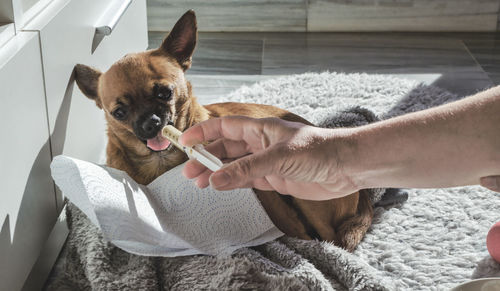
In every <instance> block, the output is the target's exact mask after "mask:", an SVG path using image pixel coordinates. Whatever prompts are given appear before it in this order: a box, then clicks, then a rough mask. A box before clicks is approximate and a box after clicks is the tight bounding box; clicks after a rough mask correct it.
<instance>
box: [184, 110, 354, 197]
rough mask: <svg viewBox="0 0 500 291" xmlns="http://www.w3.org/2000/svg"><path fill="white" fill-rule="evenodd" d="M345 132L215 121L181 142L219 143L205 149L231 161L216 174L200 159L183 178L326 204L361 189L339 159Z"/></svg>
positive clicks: (275, 122) (274, 122) (272, 121)
mask: <svg viewBox="0 0 500 291" xmlns="http://www.w3.org/2000/svg"><path fill="white" fill-rule="evenodd" d="M344 132H345V130H340V129H334V130H332V129H324V128H317V127H313V126H308V125H304V124H302V123H295V122H288V121H284V120H281V119H278V118H264V119H253V118H248V117H240V116H231V117H222V118H215V119H210V120H207V121H205V122H202V123H199V124H196V125H194V126H193V127H191V128H189V129H187V130H186V131H185V132H184V133H183V134H182V135H181V137H180V138H179V142H180V143H181V144H183V145H186V146H192V145H194V144H197V143H201V142H207V141H213V142H212V143H210V144H209V145H207V146H205V149H206V150H208V151H209V152H211V153H212V154H214V155H215V156H217V157H219V158H220V159H222V160H223V161H224V162H226V163H227V162H229V163H227V164H226V165H224V167H223V168H222V169H220V170H218V171H217V172H215V173H213V172H212V171H210V170H209V169H207V168H206V167H205V166H203V165H202V164H200V163H199V162H197V161H195V160H190V161H188V162H187V163H186V165H185V167H184V169H183V174H184V176H186V177H187V178H190V179H192V178H195V179H196V184H197V186H198V187H200V188H205V187H207V186H208V185H209V184H210V185H211V186H212V187H213V188H215V189H217V190H231V189H235V188H251V187H252V188H257V189H260V190H275V191H278V192H279V193H281V194H289V195H293V196H295V197H298V198H301V199H308V200H326V199H332V198H338V197H342V196H346V195H349V194H351V193H353V192H356V191H357V190H359V189H358V188H357V187H356V186H355V185H354V184H353V183H352V180H351V179H349V178H348V177H347V176H346V175H345V173H344V172H343V169H342V165H341V163H340V159H339V152H340V151H341V149H342V140H343V139H342V136H343V133H344Z"/></svg>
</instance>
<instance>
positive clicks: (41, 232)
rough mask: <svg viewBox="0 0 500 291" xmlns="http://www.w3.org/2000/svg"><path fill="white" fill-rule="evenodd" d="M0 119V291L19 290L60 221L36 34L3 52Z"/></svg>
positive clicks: (23, 36) (24, 35)
mask: <svg viewBox="0 0 500 291" xmlns="http://www.w3.org/2000/svg"><path fill="white" fill-rule="evenodd" d="M0 116H1V122H0V137H1V143H0V185H1V190H0V219H1V220H0V223H2V224H1V233H0V290H19V289H20V288H21V287H22V286H23V283H24V280H25V279H26V277H27V276H28V274H29V271H30V270H31V267H32V266H33V264H34V262H35V261H36V259H37V258H38V255H39V253H40V251H41V248H42V247H43V245H44V243H45V241H46V240H47V237H48V235H49V233H50V231H51V229H52V227H53V225H54V223H55V221H56V218H57V216H56V202H55V201H56V200H55V193H54V185H53V183H52V179H51V178H50V169H49V164H50V142H49V134H48V129H47V116H46V103H45V94H44V84H43V74H42V64H41V59H40V46H39V39H38V35H37V33H32V32H22V33H19V34H18V35H16V37H14V38H13V39H11V40H10V41H9V42H8V43H7V44H6V45H5V46H4V47H2V48H1V50H0Z"/></svg>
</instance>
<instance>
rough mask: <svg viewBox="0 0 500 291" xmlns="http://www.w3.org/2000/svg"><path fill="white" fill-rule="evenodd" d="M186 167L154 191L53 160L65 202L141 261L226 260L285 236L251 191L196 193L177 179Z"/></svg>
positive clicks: (117, 174) (98, 169)
mask: <svg viewBox="0 0 500 291" xmlns="http://www.w3.org/2000/svg"><path fill="white" fill-rule="evenodd" d="M182 167H183V165H179V166H177V167H175V168H173V169H172V170H170V171H167V172H166V173H164V174H163V175H161V176H160V177H158V178H157V179H155V180H154V181H153V182H152V183H151V184H149V185H147V186H144V185H140V184H138V183H136V182H135V181H134V180H133V179H132V178H130V176H128V175H127V173H125V172H123V171H119V170H117V169H113V168H109V167H105V166H100V165H96V164H93V163H89V162H85V161H81V160H77V159H73V158H70V157H65V156H57V157H55V158H54V160H53V161H52V164H51V170H52V177H53V178H54V181H55V182H56V184H57V186H59V188H60V189H61V191H62V192H63V193H64V195H65V196H66V197H67V198H68V199H69V200H70V201H71V202H72V203H73V204H75V205H76V206H77V207H78V208H79V209H80V210H82V212H83V213H85V215H87V217H88V218H89V219H90V221H91V222H92V223H93V224H94V225H96V226H97V227H98V228H100V229H101V231H102V233H103V235H104V237H105V238H106V239H107V240H108V241H110V242H111V243H113V244H115V245H116V246H118V247H119V248H121V249H123V250H125V251H127V252H130V253H134V254H138V255H146V256H165V257H175V256H184V255H194V254H209V255H229V254H231V253H232V252H234V251H235V250H237V249H239V248H242V247H248V246H256V245H260V244H263V243H266V242H269V241H271V240H274V239H276V238H278V237H280V236H282V235H283V233H282V232H281V231H279V230H278V229H277V228H276V226H274V224H273V223H272V221H271V219H270V218H269V216H267V213H266V212H265V210H264V209H263V208H262V205H260V202H259V200H258V199H257V198H256V196H255V193H253V191H252V190H251V189H239V190H233V191H223V192H221V191H216V190H213V189H211V188H210V187H209V188H206V189H199V188H197V187H196V186H195V185H194V183H193V182H192V181H189V180H188V179H186V178H184V177H183V176H182V174H181V170H182Z"/></svg>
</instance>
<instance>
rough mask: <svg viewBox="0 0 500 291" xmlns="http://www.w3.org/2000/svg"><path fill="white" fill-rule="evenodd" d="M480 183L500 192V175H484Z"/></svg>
mask: <svg viewBox="0 0 500 291" xmlns="http://www.w3.org/2000/svg"><path fill="white" fill-rule="evenodd" d="M479 184H480V185H481V186H483V187H484V188H488V189H490V190H491V191H495V192H500V187H499V186H500V176H488V177H482V178H481V179H480V180H479Z"/></svg>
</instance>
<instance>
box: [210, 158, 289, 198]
mask: <svg viewBox="0 0 500 291" xmlns="http://www.w3.org/2000/svg"><path fill="white" fill-rule="evenodd" d="M273 152H274V151H272V150H264V151H261V152H258V153H255V154H251V155H248V156H245V157H243V158H240V159H237V160H234V161H232V162H231V163H229V164H227V165H225V166H224V167H223V168H222V169H220V170H218V171H217V172H215V173H213V174H212V175H211V176H210V185H211V186H212V187H213V188H215V189H217V190H230V189H235V188H249V187H253V185H254V184H253V182H254V181H255V180H256V179H259V178H262V177H264V176H267V175H271V174H273V173H274V169H276V168H277V166H278V164H279V161H280V158H279V155H277V154H276V153H273Z"/></svg>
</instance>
